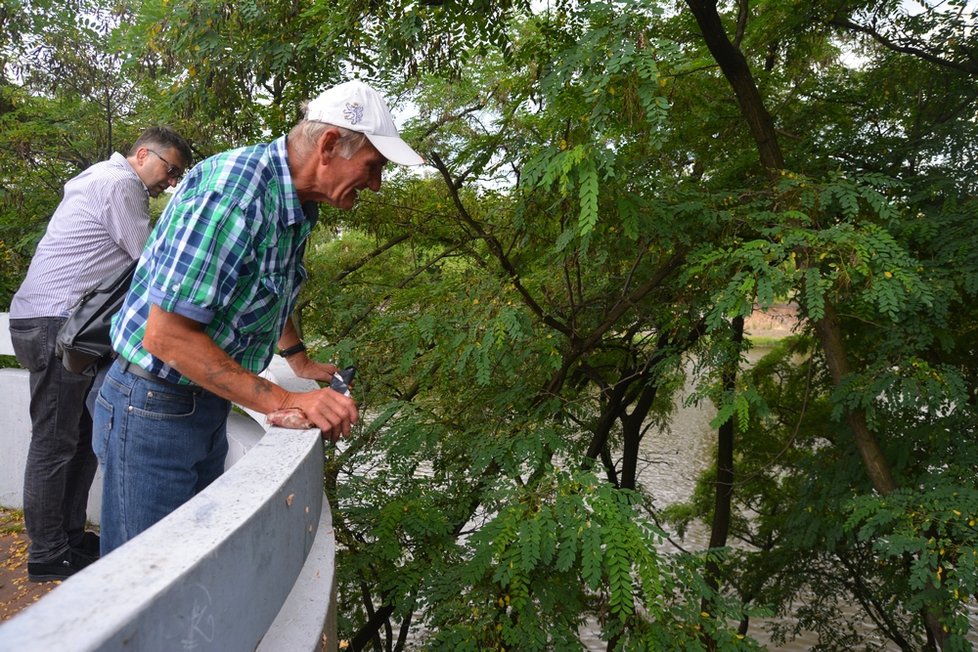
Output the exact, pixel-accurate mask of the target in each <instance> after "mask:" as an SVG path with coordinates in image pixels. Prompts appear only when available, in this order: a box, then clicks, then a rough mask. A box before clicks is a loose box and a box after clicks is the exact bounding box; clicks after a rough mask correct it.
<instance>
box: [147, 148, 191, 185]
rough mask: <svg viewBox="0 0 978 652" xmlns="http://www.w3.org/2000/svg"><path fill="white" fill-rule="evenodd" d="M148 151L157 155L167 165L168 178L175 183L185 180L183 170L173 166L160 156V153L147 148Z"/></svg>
mask: <svg viewBox="0 0 978 652" xmlns="http://www.w3.org/2000/svg"><path fill="white" fill-rule="evenodd" d="M146 151H148V152H151V153H153V154H156V157H157V158H159V159H160V160H161V161H163V163H165V164H166V176H168V177H170V178H171V179H173V180H174V181H179V180H180V179H182V178H183V170H181V169H180V168H178V167H177V166H175V165H173V164H172V163H170V162H169V161H168V160H166V159H165V158H163V157H162V156H160V153H159V152H156V151H153V150H151V149H150V148H149V147H147V148H146Z"/></svg>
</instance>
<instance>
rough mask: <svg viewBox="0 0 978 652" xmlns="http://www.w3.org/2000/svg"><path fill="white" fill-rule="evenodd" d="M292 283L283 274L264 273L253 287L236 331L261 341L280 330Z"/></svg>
mask: <svg viewBox="0 0 978 652" xmlns="http://www.w3.org/2000/svg"><path fill="white" fill-rule="evenodd" d="M291 293H292V282H291V277H290V276H289V274H287V273H285V272H266V273H265V274H263V275H262V276H261V278H259V279H258V280H257V281H256V283H255V285H254V292H253V294H252V296H251V299H250V300H249V301H248V306H247V310H245V311H242V312H241V314H240V315H239V317H238V320H237V323H236V330H237V331H238V332H240V333H242V334H244V335H248V336H250V337H253V338H257V339H261V336H263V335H265V336H267V335H269V334H276V333H278V331H279V329H280V328H281V324H282V321H283V319H284V317H283V316H282V313H283V311H284V307H285V306H287V305H288V304H289V300H290V296H291Z"/></svg>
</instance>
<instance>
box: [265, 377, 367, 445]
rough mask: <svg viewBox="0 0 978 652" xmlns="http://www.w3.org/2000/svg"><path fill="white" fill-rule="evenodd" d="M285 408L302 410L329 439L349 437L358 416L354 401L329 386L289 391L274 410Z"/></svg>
mask: <svg viewBox="0 0 978 652" xmlns="http://www.w3.org/2000/svg"><path fill="white" fill-rule="evenodd" d="M322 366H332V365H322ZM287 408H299V409H300V410H302V412H303V413H304V414H305V415H306V418H307V419H308V420H309V421H311V422H312V423H313V424H315V426H316V427H317V428H319V429H320V430H322V431H323V438H324V439H329V440H330V441H337V440H339V439H340V438H346V437H349V436H350V429H351V428H352V427H353V424H355V423H356V422H357V419H358V418H359V412H358V411H357V404H356V402H354V400H353V399H352V398H350V397H348V396H343V395H342V394H340V393H339V392H336V391H333V390H332V389H329V388H325V389H317V390H314V391H311V392H299V393H294V392H290V393H289V395H288V397H287V398H286V400H285V403H283V404H282V406H281V407H280V408H279V410H276V412H278V411H281V410H282V409H287Z"/></svg>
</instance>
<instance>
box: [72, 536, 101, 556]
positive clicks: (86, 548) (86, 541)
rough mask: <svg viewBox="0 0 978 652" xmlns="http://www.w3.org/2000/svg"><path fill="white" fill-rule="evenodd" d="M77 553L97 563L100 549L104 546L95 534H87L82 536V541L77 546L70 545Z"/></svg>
mask: <svg viewBox="0 0 978 652" xmlns="http://www.w3.org/2000/svg"><path fill="white" fill-rule="evenodd" d="M70 545H71V547H72V548H73V549H74V551H75V552H76V553H78V554H79V555H81V556H83V557H87V558H88V559H89V560H90V561H96V560H98V558H99V548H100V547H101V545H102V542H101V539H99V536H98V535H97V534H95V533H94V532H85V533H84V534H83V535H82V538H81V541H80V542H78V543H77V544H75V543H72V544H70Z"/></svg>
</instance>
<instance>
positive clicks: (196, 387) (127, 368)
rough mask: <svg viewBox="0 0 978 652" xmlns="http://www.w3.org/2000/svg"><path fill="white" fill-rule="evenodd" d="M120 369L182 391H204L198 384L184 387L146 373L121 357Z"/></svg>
mask: <svg viewBox="0 0 978 652" xmlns="http://www.w3.org/2000/svg"><path fill="white" fill-rule="evenodd" d="M119 368H120V369H122V371H125V372H126V373H130V374H132V375H133V376H139V377H140V378H145V379H146V380H152V381H156V382H158V383H164V384H166V385H172V386H173V387H180V388H182V389H187V390H200V389H203V388H202V387H201V386H200V385H198V384H196V383H190V384H189V385H184V384H180V383H175V382H173V381H172V380H167V379H166V378H160V377H159V376H157V375H156V374H154V373H152V372H150V371H146V370H145V369H143V368H142V367H140V366H139V365H138V364H133V363H131V362H129V361H128V360H126V359H125V358H121V357H120V359H119Z"/></svg>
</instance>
